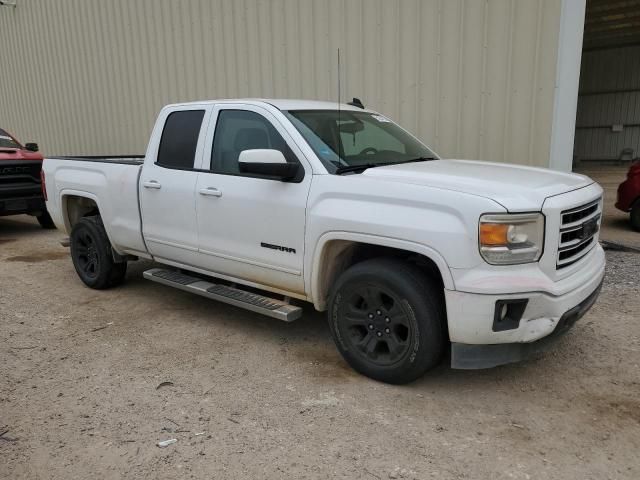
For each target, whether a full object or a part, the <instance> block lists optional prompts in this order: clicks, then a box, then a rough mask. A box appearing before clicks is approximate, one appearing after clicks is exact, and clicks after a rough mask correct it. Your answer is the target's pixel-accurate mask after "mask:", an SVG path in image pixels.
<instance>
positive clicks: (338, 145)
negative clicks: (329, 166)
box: [336, 47, 342, 157]
mask: <svg viewBox="0 0 640 480" xmlns="http://www.w3.org/2000/svg"><path fill="white" fill-rule="evenodd" d="M340 93H341V92H340V47H338V125H337V127H338V132H339V131H340V121H341V115H340V114H341V112H340V99H341V97H340ZM337 135H338V144H337V145H336V147H337V148H338V151H337V152H336V153H337V154H338V157H340V150H342V148H340V146H341V141H340V134H339V133H338V134H337Z"/></svg>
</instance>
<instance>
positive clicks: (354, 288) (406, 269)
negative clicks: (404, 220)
mask: <svg viewBox="0 0 640 480" xmlns="http://www.w3.org/2000/svg"><path fill="white" fill-rule="evenodd" d="M444 318H445V313H444V306H443V301H442V292H441V289H440V287H438V285H437V284H436V283H435V282H433V281H432V280H431V279H430V278H429V277H428V276H426V275H425V274H424V273H423V272H422V271H421V270H420V269H419V268H417V267H416V266H414V265H412V264H410V263H407V262H404V261H401V260H396V259H374V260H367V261H365V262H362V263H359V264H356V265H354V266H353V267H351V268H349V269H348V270H347V271H346V272H344V273H343V274H342V276H341V277H340V278H339V279H338V281H337V282H336V284H335V287H334V289H333V292H332V294H331V297H330V301H329V323H330V327H331V333H332V335H333V338H334V340H335V343H336V345H337V347H338V350H339V351H340V353H341V354H342V356H343V357H344V359H345V360H346V361H347V362H348V363H349V365H351V366H352V367H353V369H354V370H356V371H358V372H360V373H362V374H363V375H366V376H368V377H371V378H373V379H375V380H379V381H382V382H387V383H395V384H402V383H408V382H411V381H413V380H415V379H417V378H419V377H420V376H422V375H423V374H424V373H425V372H426V371H427V370H429V369H430V368H432V367H434V366H435V365H436V364H437V363H438V362H439V361H440V358H441V356H442V352H443V349H444V341H445V340H444V336H443V329H442V326H443V325H444Z"/></svg>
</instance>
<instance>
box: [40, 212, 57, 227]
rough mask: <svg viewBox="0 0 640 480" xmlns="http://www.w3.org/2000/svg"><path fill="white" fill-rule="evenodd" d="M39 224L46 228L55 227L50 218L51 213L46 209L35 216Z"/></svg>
mask: <svg viewBox="0 0 640 480" xmlns="http://www.w3.org/2000/svg"><path fill="white" fill-rule="evenodd" d="M36 218H37V219H38V223H39V224H40V226H41V227H42V228H44V229H46V230H53V229H55V228H56V225H55V223H53V220H52V219H51V215H49V212H47V211H46V210H45V211H44V212H42V213H41V214H40V215H38V216H37V217H36Z"/></svg>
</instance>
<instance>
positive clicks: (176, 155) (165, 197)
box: [139, 105, 212, 265]
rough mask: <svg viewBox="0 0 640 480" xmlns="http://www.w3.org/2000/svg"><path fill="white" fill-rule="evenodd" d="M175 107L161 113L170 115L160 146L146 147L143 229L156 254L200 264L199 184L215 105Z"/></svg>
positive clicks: (142, 182) (148, 246)
mask: <svg viewBox="0 0 640 480" xmlns="http://www.w3.org/2000/svg"><path fill="white" fill-rule="evenodd" d="M174 108H175V109H174V110H173V111H172V110H171V109H169V110H166V111H163V113H162V114H161V116H162V115H165V116H166V119H165V122H164V127H163V129H162V132H161V137H160V141H159V142H158V145H157V146H156V148H155V151H152V152H147V155H148V156H149V158H148V159H147V161H146V162H145V165H144V168H143V169H142V174H141V176H140V184H139V190H140V206H141V210H142V212H141V214H142V230H143V234H144V239H145V242H146V244H147V248H148V249H149V251H150V252H151V254H152V255H153V256H154V257H156V258H157V259H160V260H166V261H172V262H176V263H181V264H189V265H195V264H196V262H197V256H198V224H197V217H196V202H195V187H196V181H197V178H198V172H197V169H198V167H200V162H201V160H202V152H203V149H204V137H205V133H204V132H206V127H207V123H208V120H209V116H210V113H211V110H212V107H211V106H209V105H203V106H201V107H199V106H193V107H190V108H189V109H184V107H179V108H177V107H174ZM201 132H203V133H202V134H201ZM155 133H156V132H154V134H155ZM152 148H153V147H152ZM151 159H155V161H151Z"/></svg>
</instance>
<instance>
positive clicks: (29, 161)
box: [0, 128, 55, 228]
mask: <svg viewBox="0 0 640 480" xmlns="http://www.w3.org/2000/svg"><path fill="white" fill-rule="evenodd" d="M41 170H42V155H41V154H40V153H38V144H36V143H27V144H25V145H22V144H21V143H20V142H19V141H18V140H16V138H15V137H14V136H13V135H11V134H10V133H8V132H7V131H5V130H3V129H1V128H0V216H6V215H20V214H25V213H26V214H27V215H33V216H35V217H36V218H37V219H38V222H40V225H42V227H44V228H55V225H54V224H53V221H52V220H51V217H50V216H49V213H48V212H47V208H46V206H45V203H44V201H45V199H44V195H43V192H42V187H41V182H42V180H41V178H40V175H41V173H40V172H41Z"/></svg>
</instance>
